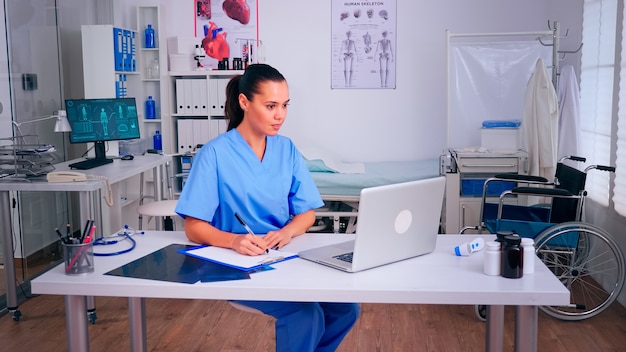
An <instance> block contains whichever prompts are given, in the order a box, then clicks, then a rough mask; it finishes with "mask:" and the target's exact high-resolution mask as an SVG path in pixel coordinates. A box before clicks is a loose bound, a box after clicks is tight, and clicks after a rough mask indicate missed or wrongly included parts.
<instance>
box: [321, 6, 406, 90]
mask: <svg viewBox="0 0 626 352" xmlns="http://www.w3.org/2000/svg"><path fill="white" fill-rule="evenodd" d="M396 1H397V0H381V1H348V0H332V9H331V12H332V13H331V16H332V20H331V24H332V30H331V36H332V38H331V45H332V65H331V70H332V73H331V76H332V77H331V88H332V89H354V88H379V89H394V88H396V50H397V48H396V34H397V33H396V23H397V17H396Z"/></svg>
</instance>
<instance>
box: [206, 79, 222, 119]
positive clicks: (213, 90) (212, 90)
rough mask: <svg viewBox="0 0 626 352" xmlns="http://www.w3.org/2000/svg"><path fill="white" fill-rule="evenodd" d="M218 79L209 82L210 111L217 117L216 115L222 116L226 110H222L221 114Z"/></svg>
mask: <svg viewBox="0 0 626 352" xmlns="http://www.w3.org/2000/svg"><path fill="white" fill-rule="evenodd" d="M217 81H218V79H210V80H209V95H210V97H211V98H210V99H209V103H210V105H209V111H210V113H211V115H213V116H216V115H220V114H221V113H223V111H224V109H223V108H222V110H221V112H220V107H219V101H218V100H219V98H218V95H217V93H218V91H219V87H218V84H217Z"/></svg>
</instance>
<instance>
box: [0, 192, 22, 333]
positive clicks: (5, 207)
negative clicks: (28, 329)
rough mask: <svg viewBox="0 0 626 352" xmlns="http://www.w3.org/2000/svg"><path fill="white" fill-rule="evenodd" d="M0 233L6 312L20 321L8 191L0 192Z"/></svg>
mask: <svg viewBox="0 0 626 352" xmlns="http://www.w3.org/2000/svg"><path fill="white" fill-rule="evenodd" d="M0 217H1V218H0V224H1V225H0V226H1V228H0V231H2V240H3V243H4V246H3V248H2V255H3V258H4V269H5V270H4V272H5V279H6V288H7V293H6V295H7V310H8V311H9V313H10V314H12V315H13V320H15V321H18V320H20V315H21V314H20V312H19V310H18V309H17V287H16V286H15V260H14V258H13V236H12V235H11V232H12V228H11V200H10V197H9V191H2V192H0Z"/></svg>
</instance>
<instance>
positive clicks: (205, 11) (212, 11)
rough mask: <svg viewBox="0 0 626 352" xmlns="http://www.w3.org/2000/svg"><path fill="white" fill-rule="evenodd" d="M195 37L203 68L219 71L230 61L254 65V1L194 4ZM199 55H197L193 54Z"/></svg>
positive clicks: (206, 0) (208, 0) (212, 0)
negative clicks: (200, 51) (223, 64)
mask: <svg viewBox="0 0 626 352" xmlns="http://www.w3.org/2000/svg"><path fill="white" fill-rule="evenodd" d="M194 1H195V2H196V6H195V11H196V37H198V39H199V43H198V44H200V45H201V49H202V53H201V54H202V55H204V56H205V57H204V58H202V59H201V60H200V63H201V64H202V66H203V67H206V68H215V69H216V68H218V67H221V65H220V64H218V63H219V62H220V61H223V60H225V59H227V61H228V62H229V66H228V68H229V69H232V64H233V58H241V60H242V62H243V63H255V62H257V61H256V48H257V45H258V38H257V0H194ZM196 55H198V53H196Z"/></svg>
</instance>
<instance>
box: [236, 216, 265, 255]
mask: <svg viewBox="0 0 626 352" xmlns="http://www.w3.org/2000/svg"><path fill="white" fill-rule="evenodd" d="M235 217H236V218H237V220H239V222H240V223H241V225H243V228H244V229H246V231H248V233H249V234H251V235H252V236H254V237H256V235H255V234H254V232H252V229H251V228H250V226H248V224H246V222H245V221H243V219H242V218H241V216H239V214H238V213H235ZM269 252H270V250H269V249H267V248H265V253H269Z"/></svg>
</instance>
